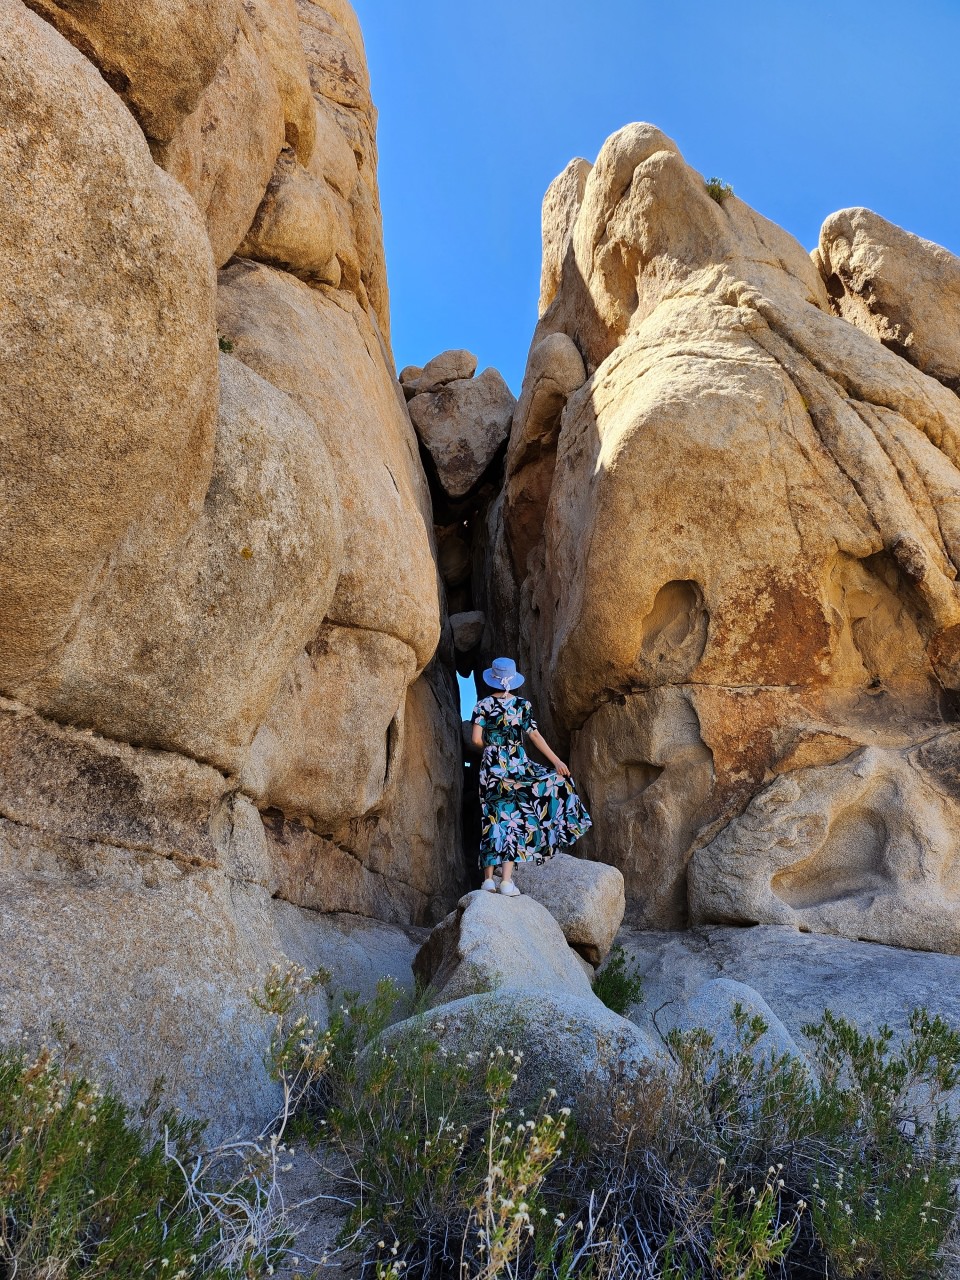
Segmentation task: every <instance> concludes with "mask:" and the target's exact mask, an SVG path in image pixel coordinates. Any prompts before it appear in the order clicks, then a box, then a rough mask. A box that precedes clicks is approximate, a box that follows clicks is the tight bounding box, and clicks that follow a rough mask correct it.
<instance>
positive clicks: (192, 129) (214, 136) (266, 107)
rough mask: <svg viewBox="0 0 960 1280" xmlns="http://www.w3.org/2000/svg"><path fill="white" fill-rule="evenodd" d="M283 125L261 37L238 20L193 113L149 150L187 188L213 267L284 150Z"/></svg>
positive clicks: (240, 231)
mask: <svg viewBox="0 0 960 1280" xmlns="http://www.w3.org/2000/svg"><path fill="white" fill-rule="evenodd" d="M293 32H294V34H296V26H294V27H293ZM302 56H303V54H302V50H301V58H302ZM304 74H306V61H305V60H304ZM312 105H313V104H312V101H311V107H312ZM284 125H285V121H284V104H283V100H282V98H281V96H280V91H279V89H278V87H277V81H276V74H275V70H274V67H273V65H272V63H271V60H270V57H269V54H268V52H267V49H266V47H265V43H264V40H263V37H262V36H261V34H260V32H259V30H258V28H257V26H256V25H255V24H254V22H253V21H251V19H249V18H247V17H246V16H245V15H243V14H241V18H240V25H239V29H238V31H237V37H236V39H235V40H234V42H233V47H232V48H231V49H230V51H229V53H228V54H227V56H226V57H225V58H224V60H223V62H222V63H221V64H220V66H219V67H218V69H217V73H216V75H215V76H214V77H213V80H212V81H211V82H210V84H209V85H208V86H207V87H206V89H205V90H204V91H203V94H202V96H201V98H200V101H199V103H198V104H197V107H196V109H195V110H194V111H192V112H191V114H190V115H189V116H187V118H186V119H185V120H184V121H183V123H182V124H181V125H180V127H179V129H178V130H177V132H176V133H175V134H174V136H173V137H172V138H171V140H170V141H169V142H168V143H166V144H163V145H160V146H157V147H156V148H155V153H156V158H157V161H158V163H159V164H161V165H162V166H163V168H164V169H166V171H167V172H168V173H170V174H172V175H173V177H175V178H176V179H177V181H178V182H180V183H182V185H183V186H185V187H186V189H187V190H188V191H189V192H190V194H191V195H192V196H193V198H194V200H195V201H196V203H197V206H198V208H199V209H200V211H201V213H202V214H203V215H204V217H205V219H206V223H207V234H208V235H209V237H210V246H211V248H212V250H213V258H214V262H215V263H216V265H217V266H218V267H219V266H222V265H223V263H225V262H226V261H227V259H228V258H230V257H231V256H232V255H233V253H234V252H235V251H236V249H237V246H238V245H239V244H240V242H241V240H243V238H244V236H245V235H246V234H247V231H248V229H249V227H250V224H251V223H252V222H253V218H254V214H255V213H256V212H257V208H258V206H259V204H260V201H261V200H262V199H263V194H264V192H265V191H266V189H267V183H268V182H269V181H270V175H271V174H272V173H273V167H274V165H275V164H276V161H277V157H278V156H279V154H280V150H281V148H282V147H283V144H284V138H285V130H284Z"/></svg>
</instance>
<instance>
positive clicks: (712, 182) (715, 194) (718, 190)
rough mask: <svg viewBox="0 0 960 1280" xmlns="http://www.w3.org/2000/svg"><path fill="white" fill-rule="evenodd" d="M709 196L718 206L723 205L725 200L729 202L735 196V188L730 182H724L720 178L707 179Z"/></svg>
mask: <svg viewBox="0 0 960 1280" xmlns="http://www.w3.org/2000/svg"><path fill="white" fill-rule="evenodd" d="M705 185H706V188H707V195H708V196H709V197H710V199H711V200H716V202H717V204H723V202H724V201H725V200H729V199H730V197H731V196H732V195H733V187H731V185H730V183H729V182H724V181H723V180H722V179H720V178H707V180H706V184H705Z"/></svg>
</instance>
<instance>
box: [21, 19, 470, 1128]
mask: <svg viewBox="0 0 960 1280" xmlns="http://www.w3.org/2000/svg"><path fill="white" fill-rule="evenodd" d="M0 50H2V54H0V107H2V115H3V119H4V125H5V127H4V130H3V131H2V137H0V175H2V177H3V178H4V179H5V181H4V188H5V190H6V192H7V198H6V200H5V202H4V209H3V213H2V215H0V268H2V269H0V303H2V305H0V348H2V350H3V353H4V357H5V364H4V378H3V385H2V387H0V410H2V413H0V417H2V426H0V434H2V436H3V446H4V447H3V449H2V450H0V531H2V535H3V536H2V538H0V582H2V590H0V755H2V763H3V770H2V776H0V955H3V956H4V957H6V960H5V962H4V963H5V964H6V965H7V970H6V972H4V974H3V978H4V982H2V983H0V986H3V987H4V989H5V990H8V991H11V990H15V991H17V992H20V993H22V992H23V991H24V990H26V989H28V988H32V987H34V986H37V983H36V961H37V956H41V955H42V957H45V960H44V963H48V964H49V965H54V964H55V966H56V972H57V975H58V979H57V981H56V982H47V983H43V984H40V985H39V987H38V989H37V991H36V993H35V999H33V1000H32V1001H31V1004H30V1008H29V1010H27V1009H26V1007H25V1006H24V1007H23V1008H21V1010H20V1013H19V1014H16V1016H15V1011H16V1009H17V1007H18V1006H19V1005H21V1004H22V1003H23V1002H22V999H21V997H20V996H18V997H17V999H15V1000H13V1002H12V1003H11V1004H8V1005H5V1007H4V1017H5V1019H6V1022H5V1025H6V1026H7V1028H8V1030H9V1032H10V1034H15V1033H16V1032H17V1030H18V1027H19V1026H21V1025H22V1026H23V1028H24V1029H26V1030H28V1031H29V1033H30V1034H31V1035H33V1034H35V1033H36V1034H38V1035H39V1034H42V1033H43V1031H44V1029H45V1028H47V1029H48V1028H49V1026H50V1025H51V1024H52V1023H57V1024H59V1025H61V1026H63V1027H64V1028H66V1029H67V1032H68V1034H69V1035H70V1037H71V1038H72V1042H73V1043H75V1044H77V1045H78V1046H79V1047H80V1048H81V1049H83V1050H84V1051H85V1052H87V1051H88V1052H89V1055H90V1056H92V1057H93V1058H97V1055H98V1054H101V1053H110V1052H112V1050H111V1049H110V1047H109V1046H112V1045H114V1044H115V1042H116V1041H117V1039H118V1037H119V1038H120V1039H121V1040H122V1039H123V1038H124V1037H130V1036H132V1035H133V1032H134V1029H135V1028H142V1027H145V1026H149V1027H151V1040H150V1044H151V1049H152V1050H153V1049H155V1050H156V1053H157V1060H158V1061H163V1063H164V1064H168V1063H170V1062H174V1061H175V1060H176V1059H177V1055H178V1054H180V1053H181V1052H182V1049H183V1038H184V1035H185V1034H186V1032H185V1031H184V1028H187V1029H189V1028H195V1027H198V1026H211V1025H216V1026H223V1027H224V1028H228V1031H227V1032H225V1035H224V1038H223V1056H222V1060H221V1061H219V1062H218V1064H217V1069H216V1071H215V1072H213V1073H212V1074H211V1070H210V1069H208V1067H209V1064H208V1063H207V1059H206V1058H204V1059H203V1061H201V1060H200V1059H199V1058H197V1059H193V1058H191V1059H190V1061H189V1062H188V1063H186V1065H185V1066H184V1071H186V1072H187V1073H188V1074H190V1073H193V1075H192V1076H191V1082H188V1083H189V1087H187V1086H185V1087H184V1089H183V1091H182V1096H183V1097H184V1098H187V1099H189V1100H190V1105H191V1107H192V1108H193V1109H195V1110H196V1109H199V1110H201V1111H204V1112H206V1113H208V1114H212V1113H214V1112H215V1111H216V1109H217V1107H218V1106H221V1105H222V1104H224V1099H225V1098H227V1097H229V1107H230V1108H231V1109H232V1110H231V1114H233V1111H236V1112H237V1114H239V1113H241V1112H242V1111H243V1109H244V1103H245V1101H246V1102H248V1103H249V1106H248V1108H247V1111H248V1114H250V1115H253V1114H259V1113H260V1110H261V1109H262V1105H263V1104H264V1099H265V1098H266V1097H267V1094H268V1092H269V1090H268V1086H267V1082H266V1078H265V1077H264V1076H263V1073H262V1071H259V1068H258V1072H256V1073H254V1076H255V1078H254V1077H253V1076H251V1077H250V1079H249V1081H248V1082H247V1083H245V1081H247V1076H248V1075H249V1072H248V1070H247V1068H248V1065H249V1061H250V1057H251V1053H253V1054H254V1056H258V1055H259V1054H260V1051H261V1049H262V1039H263V1037H262V1034H260V1032H255V1031H254V1030H252V1029H251V1028H252V1026H253V1024H252V1023H251V1021H250V1020H251V1018H255V1016H256V1015H255V1014H254V1011H253V1008H252V1006H250V1005H249V1003H248V1002H247V1000H246V997H245V994H244V993H245V992H246V989H247V988H248V987H249V986H250V985H251V984H255V982H256V980H257V978H258V977H259V975H260V972H261V970H265V969H266V968H267V967H269V965H270V964H271V963H273V962H274V961H280V960H282V957H283V954H285V953H286V954H289V955H291V956H294V955H296V956H300V955H303V956H306V957H309V956H311V955H312V954H313V952H312V951H311V948H310V946H306V948H305V949H304V947H301V945H300V942H299V941H298V942H297V945H296V946H294V945H293V943H292V942H291V944H290V946H288V945H287V939H288V938H294V937H296V938H300V937H301V934H302V932H303V931H304V930H307V931H309V929H310V927H311V925H310V921H311V920H315V918H316V915H317V913H318V912H339V911H346V912H350V913H352V914H354V915H360V916H367V917H377V918H379V919H380V920H389V921H393V922H396V923H397V924H399V925H402V926H407V925H410V924H411V923H420V922H427V921H431V920H434V919H437V918H440V917H441V916H442V915H443V914H444V913H445V911H446V910H448V909H449V907H450V905H451V904H452V903H453V902H455V901H456V900H457V898H458V897H459V895H460V893H461V892H462V889H463V866H462V858H461V849H460V839H459V807H460V806H459V801H460V770H459V715H458V710H457V700H456V690H455V687H453V677H452V675H451V674H450V673H449V672H446V671H445V670H443V669H441V667H440V665H439V664H438V663H437V662H435V661H434V654H435V651H436V649H437V645H438V641H439V638H440V634H441V603H440V587H439V579H438V573H437V567H436V550H435V545H434V535H433V529H432V524H433V520H432V511H431V504H430V496H429V492H428V488H427V481H426V477H425V475H424V472H423V467H422V464H421V461H420V456H419V451H418V446H417V439H416V436H415V433H414V430H413V427H412V424H411V422H410V417H409V413H408V411H407V408H406V402H405V399H404V396H403V393H402V390H401V388H400V386H399V385H398V383H397V380H396V375H395V371H394V368H393V360H392V356H391V354H390V348H389V338H388V324H389V315H388V298H387V288H386V274H385V269H384V261H383V245H382V235H381V228H380V212H379V197H378V193H377V181H376V163H377V154H376V135H375V129H376V112H375V109H374V107H373V104H372V100H371V96H370V85H369V77H368V74H367V67H366V60H365V57H364V52H363V41H362V37H361V34H360V29H359V26H358V24H357V21H356V18H355V16H354V14H353V12H352V10H351V9H350V7H349V5H348V4H346V3H343V2H342V0H329V2H327V3H313V0H246V2H245V3H239V2H238V0H204V3H202V4H198V5H193V6H190V5H185V4H182V3H177V4H172V5H162V4H161V5H158V4H155V3H148V4H143V5H139V6H132V7H131V6H130V5H129V4H126V3H121V2H120V0H104V3H98V4H87V3H77V4H73V3H71V4H69V5H67V6H61V5H59V4H54V3H52V2H49V3H48V0H35V3H32V4H30V5H29V6H28V5H26V4H24V3H21V0H0ZM218 268H220V270H219V271H218ZM218 339H219V341H218ZM108 907H109V909H108ZM51 913H53V914H52V915H51ZM48 917H50V918H49V919H48ZM54 918H55V920H56V925H55V927H54V925H52V924H51V923H50V921H51V920H52V919H54ZM44 921H46V923H45V924H43V928H42V934H43V946H42V947H41V948H39V950H38V952H37V956H34V957H33V958H30V957H25V956H24V954H23V953H24V942H23V938H24V936H25V934H24V930H25V928H27V925H26V924H25V922H27V924H28V925H29V928H30V929H33V930H34V933H35V934H36V935H37V936H39V932H38V931H41V923H42V922H44ZM291 922H293V923H291ZM288 926H289V928H288ZM290 929H292V933H291V932H290ZM27 931H28V932H29V929H28V930H27ZM93 952H102V953H103V954H104V955H108V956H109V957H111V958H110V960H109V963H107V961H104V963H103V965H100V966H99V967H98V966H97V965H96V964H93V963H92V962H91V954H92V953H93ZM16 957H19V960H18V959H16ZM117 957H126V960H125V961H123V962H119V961H117V960H116V958H117ZM144 972H149V974H150V975H152V976H151V977H150V978H149V980H144V979H142V977H140V976H138V974H139V975H142V974H143V973H144ZM346 985H347V986H349V985H351V983H350V981H349V979H348V980H346ZM94 986H99V987H102V988H103V990H104V991H105V992H107V995H108V997H109V998H105V999H103V1000H100V999H99V998H98V999H97V1000H93V999H90V998H89V996H90V991H91V989H92V987H94ZM178 993H179V994H178ZM178 1000H180V1001H181V1002H182V1006H183V1007H182V1008H180V1009H178V1008H177V1007H176V1004H177V1001H178ZM11 1010H13V1012H11ZM27 1013H29V1019H27V1016H26V1015H27ZM107 1018H112V1019H113V1025H112V1026H111V1027H110V1028H109V1029H108V1028H106V1027H105V1021H104V1020H105V1019H107ZM25 1019H26V1020H25ZM28 1023H29V1025H28ZM258 1025H259V1024H258ZM108 1031H109V1034H108ZM260 1031H262V1028H261V1029H260ZM104 1046H106V1047H104ZM201 1057H202V1055H201ZM114 1069H115V1070H116V1072H117V1073H118V1074H119V1075H120V1076H121V1077H123V1076H124V1074H126V1075H132V1074H135V1073H136V1071H137V1070H138V1069H139V1068H138V1067H137V1065H136V1064H135V1063H134V1062H133V1059H129V1060H125V1063H124V1064H120V1065H118V1063H117V1062H114ZM164 1069H166V1065H165V1068H164ZM204 1081H206V1084H205V1083H204ZM120 1083H121V1084H122V1085H124V1086H126V1085H127V1084H129V1085H130V1088H129V1090H128V1092H129V1093H130V1095H131V1096H135V1095H136V1094H137V1086H138V1083H139V1082H138V1081H135V1080H133V1079H130V1080H124V1079H123V1078H121V1080H120ZM205 1089H206V1092H205Z"/></svg>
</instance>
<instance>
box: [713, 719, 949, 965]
mask: <svg viewBox="0 0 960 1280" xmlns="http://www.w3.org/2000/svg"><path fill="white" fill-rule="evenodd" d="M958 782H960V734H957V733H956V732H951V733H944V734H941V735H939V736H938V737H935V738H932V739H930V740H929V741H927V742H925V743H924V744H923V745H922V746H920V747H916V748H913V749H912V750H909V751H900V752H895V751H889V750H884V749H882V748H879V747H870V748H864V749H861V750H860V751H857V752H855V753H854V754H853V755H851V756H850V757H849V759H847V760H845V761H843V762H842V763H837V764H833V765H825V766H821V767H820V768H806V769H795V770H793V771H792V772H790V773H786V774H782V775H781V776H780V777H778V778H776V779H775V780H774V781H773V782H771V783H770V784H769V785H768V786H766V787H765V788H763V790H761V791H760V792H758V793H757V795H756V796H754V798H753V799H752V800H751V802H750V804H749V805H748V806H747V808H746V810H745V811H744V813H742V814H741V815H740V816H738V817H736V818H734V819H733V821H732V822H730V823H729V825H727V826H726V827H724V828H723V830H722V831H720V832H719V833H718V834H717V835H716V836H715V837H714V839H713V840H712V841H711V842H710V843H709V844H707V845H705V846H704V847H703V848H701V849H698V850H697V851H696V852H695V853H694V855H693V859H692V861H691V864H690V913H691V918H692V919H693V921H694V923H696V924H756V923H760V924H790V925H794V926H795V927H798V928H802V929H808V930H814V931H815V932H817V933H835V934H839V935H840V936H842V937H857V938H861V939H864V940H867V941H871V942H886V943H893V944H896V945H899V946H909V947H913V948H915V949H918V950H928V951H946V952H952V953H954V954H960V842H958V839H957V831H956V818H957V806H958V804H960V786H958Z"/></svg>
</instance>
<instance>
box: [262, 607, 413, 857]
mask: <svg viewBox="0 0 960 1280" xmlns="http://www.w3.org/2000/svg"><path fill="white" fill-rule="evenodd" d="M416 667H417V663H416V658H415V656H414V653H413V650H412V649H411V648H410V646H409V645H407V644H404V642H403V641H402V640H397V639H395V638H394V637H393V636H389V635H385V634H384V633H383V632H378V631H360V630H357V629H356V628H353V627H342V626H335V625H332V624H330V623H325V624H324V625H323V626H322V627H321V628H320V630H319V632H318V633H317V635H316V637H315V638H314V639H313V640H311V641H310V643H309V644H308V645H307V647H306V648H305V649H303V650H302V652H301V653H300V655H299V656H298V658H297V659H296V661H295V662H294V664H293V666H292V668H291V669H290V671H289V673H288V674H287V677H286V679H285V681H284V683H283V685H282V686H281V688H280V690H279V692H278V694H277V696H276V698H275V699H274V702H273V706H272V707H271V709H270V712H269V714H268V715H267V716H266V718H265V720H264V722H263V724H262V725H261V727H260V729H259V731H258V733H257V736H256V738H255V739H254V742H253V746H252V748H251V751H250V758H249V760H248V762H247V764H246V766H245V767H244V770H243V773H242V775H241V777H242V781H243V783H244V786H245V787H247V788H248V789H249V790H250V792H251V793H252V794H253V795H254V796H255V797H256V799H257V802H258V803H259V804H260V805H261V806H269V807H275V808H278V809H282V810H283V811H284V813H286V814H292V815H307V816H309V817H310V818H311V819H312V820H313V822H314V823H315V824H316V825H317V828H318V829H319V830H321V831H324V832H329V831H331V830H332V829H333V828H334V827H336V826H337V825H338V824H339V823H341V822H343V821H345V820H346V819H348V818H353V817H360V816H361V815H362V814H365V813H367V812H369V810H371V809H372V808H373V807H374V805H376V804H378V803H379V801H380V799H381V798H382V796H383V792H384V788H385V786H386V785H387V783H388V782H389V780H390V770H391V768H392V766H393V765H394V763H395V757H396V746H397V743H398V741H399V727H398V726H396V725H395V720H396V718H397V715H398V709H399V707H400V706H401V705H402V703H403V698H404V694H405V692H406V688H407V686H408V685H409V684H410V682H411V681H412V680H413V678H414V675H415V674H416ZM388 731H389V732H388Z"/></svg>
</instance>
